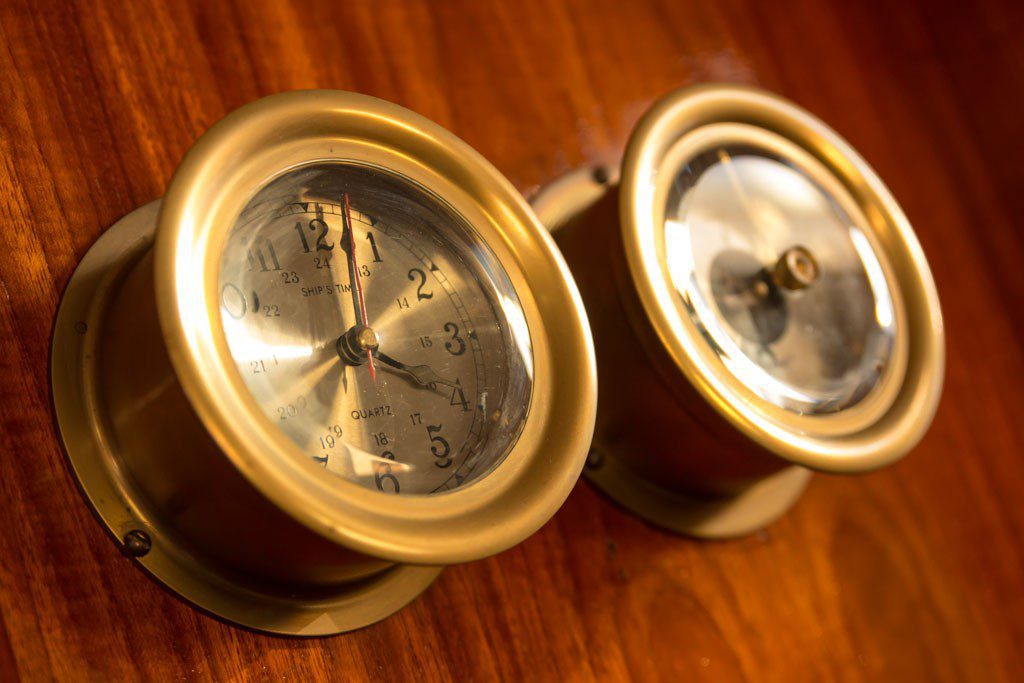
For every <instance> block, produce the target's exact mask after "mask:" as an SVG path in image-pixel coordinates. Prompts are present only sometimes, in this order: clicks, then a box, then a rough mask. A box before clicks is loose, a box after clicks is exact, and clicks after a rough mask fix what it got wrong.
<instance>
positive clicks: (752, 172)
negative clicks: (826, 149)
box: [664, 147, 896, 414]
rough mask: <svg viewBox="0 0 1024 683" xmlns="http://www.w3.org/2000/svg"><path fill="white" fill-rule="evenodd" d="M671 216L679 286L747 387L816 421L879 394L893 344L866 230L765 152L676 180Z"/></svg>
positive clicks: (742, 152) (668, 229) (688, 169)
mask: <svg viewBox="0 0 1024 683" xmlns="http://www.w3.org/2000/svg"><path fill="white" fill-rule="evenodd" d="M666 208H667V211H666V220H665V226H664V228H665V249H666V259H667V267H668V270H669V274H670V278H671V281H672V285H673V286H674V288H675V290H676V291H677V292H678V293H679V294H680V296H681V297H682V299H683V301H684V302H685V304H686V306H687V308H688V310H689V311H690V315H691V316H692V318H693V319H694V321H695V322H697V324H698V325H699V326H700V327H701V329H702V330H703V332H704V335H705V338H706V339H707V340H708V343H709V344H711V345H712V347H713V348H714V349H715V351H716V352H717V353H718V355H719V357H720V358H721V360H722V362H723V363H724V364H725V366H726V367H727V368H728V370H729V371H730V372H731V373H732V374H733V375H734V376H735V377H737V378H738V379H739V380H740V381H741V382H742V383H743V384H744V385H746V386H747V387H748V388H750V389H751V390H752V391H754V392H755V393H756V394H758V395H759V396H761V397H762V398H764V399H766V400H768V401H770V402H772V403H774V404H775V405H777V406H780V407H782V408H786V409H788V410H792V411H794V412H798V413H811V414H815V413H829V412H836V411H839V410H842V409H844V408H847V407H849V406H852V405H855V404H856V403H858V402H859V401H861V400H862V399H863V398H864V397H865V396H866V395H867V394H869V393H870V391H871V389H873V388H874V387H875V386H876V385H877V384H878V380H879V378H880V376H881V375H882V374H883V373H884V371H885V368H886V366H887V364H888V362H889V360H890V357H891V355H892V351H893V344H894V336H895V333H896V330H895V316H894V313H893V303H892V295H891V293H890V290H889V288H888V286H887V285H886V281H885V276H884V273H883V270H882V266H881V264H880V263H879V260H878V256H877V254H876V253H875V251H874V249H873V248H872V245H871V242H870V240H869V239H868V238H867V236H866V234H865V232H864V230H863V229H862V228H861V227H860V226H858V225H856V224H854V222H853V221H852V220H851V218H850V217H849V216H848V215H847V214H846V213H845V212H844V211H843V210H842V209H841V207H840V206H839V205H838V204H837V203H836V202H834V201H833V200H832V199H831V198H830V197H829V196H828V195H827V194H826V193H825V192H824V191H823V190H822V189H821V187H819V186H818V185H817V184H816V183H815V182H814V181H813V180H812V179H811V178H810V177H808V176H807V175H806V174H805V173H803V172H802V171H800V170H798V169H796V168H794V167H793V166H790V165H788V164H786V163H784V162H783V161H781V160H779V159H777V158H774V157H772V156H770V155H768V154H765V153H763V152H760V151H758V150H754V149H750V148H745V147H736V148H719V149H716V150H712V151H710V152H706V153H704V154H701V155H699V156H698V157H696V158H694V159H692V160H691V161H690V162H689V163H688V164H687V165H686V166H685V167H684V168H683V169H682V170H681V171H680V173H679V174H678V176H677V177H676V182H675V184H674V187H673V190H672V192H671V193H670V196H669V200H668V206H667V207H666ZM794 255H796V256H797V257H799V258H797V260H793V258H792V257H793V256H794ZM787 256H789V257H790V258H787ZM794 267H796V268H800V267H804V269H805V270H804V271H802V273H800V272H794V271H793V270H792V268H794ZM801 274H802V275H805V276H806V278H807V279H806V280H801V278H800V277H799V276H801Z"/></svg>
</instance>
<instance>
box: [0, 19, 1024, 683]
mask: <svg viewBox="0 0 1024 683" xmlns="http://www.w3.org/2000/svg"><path fill="white" fill-rule="evenodd" d="M1022 34H1024V5H1022V4H1021V3H1019V2H1013V1H1012V0H1006V2H1002V3H1000V2H995V1H987V0H986V1H984V2H969V3H965V2H957V3H952V2H949V3H947V2H935V1H934V0H916V1H914V2H903V1H900V2H882V1H878V2H849V1H846V0H834V1H832V2H820V3H813V2H793V3H790V2H771V3H769V2H761V1H760V0H745V1H744V0H631V1H630V2H621V1H618V0H614V1H613V0H601V1H599V2H586V1H584V0H573V1H566V2H554V1H552V2H539V1H533V0H529V1H527V0H523V1H520V2H506V3H499V2H494V3H489V2H482V1H481V0H464V1H459V2H455V1H450V0H449V1H440V0H439V1H438V2H435V3H433V4H430V5H428V4H426V3H422V2H415V1H412V0H410V1H409V2H388V1H378V2H369V1H367V2H353V3H349V2H323V3H317V4H312V3H310V4H307V3H300V2H290V3H288V2H273V1H271V0H265V1H261V2H252V1H243V0H236V1H234V2H213V1H209V0H192V1H187V0H178V1H175V2H171V3H169V4H166V5H158V4H153V5H149V4H148V3H143V2H135V1H132V0H124V1H123V2H120V3H118V2H109V3H92V2H86V1H84V0H83V1H82V2H68V3H66V4H58V3H52V2H39V1H35V0H5V1H4V2H3V3H0V93H2V98H3V99H2V102H0V211H2V213H0V372H2V376H0V426H2V429H0V680H4V681H7V680H11V679H17V678H19V677H20V678H22V679H25V680H47V679H51V678H57V679H66V680H76V679H83V680H97V681H111V680H121V679H139V680H182V679H190V680H191V679H196V680H199V679H208V678H217V679H253V680H291V681H303V680H311V679H313V678H314V677H317V676H319V677H322V678H324V679H328V678H329V679H331V680H341V679H377V680H382V679H403V678H404V679H413V680H443V679H448V680H451V679H456V680H471V679H472V680H490V679H496V678H503V679H506V680H511V681H520V680H585V679H607V680H617V679H629V678H632V679H634V680H638V681H641V680H642V681H649V680H658V679H660V680H666V681H680V680H693V679H705V678H706V679H714V680H744V679H745V680H779V681H794V680H815V681H820V680H855V679H866V680H893V681H908V680H936V681H945V680H948V681H961V680H978V681H996V680H1010V679H1014V678H1016V679H1017V680H1019V679H1020V676H1021V672H1022V671H1024V504H1022V502H1021V501H1022V491H1024V458H1022V455H1024V419H1022V418H1021V410H1022V405H1021V403H1020V400H1019V396H1020V389H1019V386H1020V383H1021V382H1022V381H1024V354H1022V353H1021V347H1022V344H1024V322H1022V320H1024V318H1022V317H1021V313H1022V312H1024V269H1022V268H1021V264H1022V263H1024V237H1022V230H1024V212H1022V211H1021V209H1020V208H1019V207H1020V202H1022V201H1024V173H1021V171H1020V163H1021V160H1022V159H1024V133H1022V126H1021V125H1020V124H1021V120H1022V119H1021V117H1022V110H1024V40H1022V39H1021V35H1022ZM705 80H732V81H741V82H747V83H755V84H759V85H762V86H764V87H767V88H770V89H772V90H775V91H778V92H780V93H782V94H784V95H786V96H788V97H790V98H792V99H794V100H796V101H797V102H799V103H800V104H802V105H804V106H806V107H808V108H809V109H811V110H812V111H813V112H815V113H817V114H818V115H820V116H822V117H823V118H824V119H825V120H826V121H828V122H830V123H831V124H832V125H833V126H834V127H835V128H836V129H837V130H838V131H840V133H841V134H843V135H844V136H846V137H847V138H848V139H849V140H850V141H851V142H852V143H853V144H854V146H855V147H857V148H858V149H859V150H860V151H861V152H862V153H863V154H864V156H865V157H866V158H867V159H868V160H869V161H870V162H871V163H872V164H873V165H874V166H875V168H876V169H877V170H878V172H879V173H880V175H881V176H882V177H883V178H884V179H885V180H886V182H887V183H888V184H889V186H890V187H891V189H892V190H893V192H894V193H895V195H896V196H897V198H898V199H899V200H900V202H901V203H902V205H903V207H904V209H905V210H906V212H907V214H908V215H909V216H910V219H911V222H912V223H913V224H914V226H915V227H916V230H917V233H918V235H919V237H920V239H921V242H922V243H923V245H924V248H925V251H926V253H927V254H928V258H929V260H930V262H931V265H932V267H933V270H934V273H935V277H936V279H937V282H938V286H939V290H940V295H941V298H942V303H943V309H944V313H945V320H946V325H947V332H948V343H949V364H948V375H947V381H946V390H945V395H944V398H943V401H942V405H941V408H940V413H939V416H938V419H937V420H936V423H935V425H934V427H933V428H932V430H931V432H930V434H929V435H928V437H927V438H926V439H925V441H924V443H923V444H922V445H921V446H920V447H919V448H918V449H917V450H916V452H914V453H913V454H912V455H911V456H910V457H909V458H908V459H907V460H905V461H903V462H902V463H900V464H899V465H897V466H895V467H893V468H891V469H888V470H885V471H881V472H878V473H874V474H871V475H868V476H864V477H860V478H830V477H825V476H818V477H816V478H815V480H814V481H813V483H812V485H811V487H810V490H809V492H808V493H807V495H806V496H805V498H804V499H803V500H802V502H801V503H800V504H799V505H798V506H797V508H796V509H795V510H794V511H793V512H792V513H791V514H790V515H789V516H788V517H786V518H785V519H783V520H782V521H780V522H778V523H776V524H774V525H772V526H771V527H770V528H768V529H767V530H766V531H764V532H762V533H760V534H758V535H755V536H753V537H750V538H746V539H743V540H738V541H733V542H724V543H700V542H694V541H688V540H683V539H679V538H675V537H672V536H669V535H667V534H665V533H662V532H660V531H656V530H654V529H652V528H650V527H648V526H645V525H644V524H643V523H641V522H638V521H636V520H635V519H633V518H631V517H629V516H627V515H626V514H624V513H623V512H622V511H620V510H619V509H617V508H616V507H615V506H614V505H612V504H611V503H609V502H608V501H607V500H605V499H604V498H602V497H601V496H600V495H598V494H597V493H595V492H594V490H593V489H592V488H590V487H589V486H588V485H586V484H584V483H580V484H579V485H578V486H577V487H576V489H575V491H574V493H573V494H572V496H571V497H570V499H569V501H568V503H567V504H566V506H565V507H564V509H562V511H561V512H560V513H559V514H558V515H557V516H556V517H555V519H554V520H553V521H551V522H550V523H549V524H548V525H547V526H546V527H545V528H544V529H543V530H542V531H541V532H539V533H538V534H536V535H535V536H534V537H532V538H531V539H529V540H528V541H527V542H525V543H523V544H522V545H521V546H519V547H517V548H515V549H513V550H510V551H508V552H506V553H503V554H502V555H500V556H498V557H495V558H492V559H489V560H486V561H482V562H476V563H473V564H471V565H467V566H461V567H456V568H453V569H451V570H449V571H447V572H445V574H444V575H443V576H442V578H441V579H440V580H439V581H438V582H437V583H436V584H434V586H433V587H432V588H431V589H430V590H429V591H428V592H427V593H426V594H425V595H424V596H423V597H422V598H421V599H420V600H418V601H417V602H416V603H414V604H413V605H412V606H411V607H409V608H408V609H406V610H405V611H403V612H402V613H400V614H399V615H397V616H395V617H393V618H391V619H389V620H387V621H385V622H384V623H381V624H378V625H376V626H372V627H370V628H367V629H364V630H362V631H360V632H357V633H354V634H350V635H345V636H341V637H335V638H330V639H321V640H307V641H302V640H288V639H281V638H271V637H265V636H261V635H256V634H253V633H249V632H246V631H243V630H240V629H236V628H232V627H229V626H227V625H225V624H223V623H220V622H218V621H216V620H214V619H211V618H208V617H206V616H203V615H201V614H199V613H198V612H196V611H194V610H193V609H191V608H189V607H188V606H186V605H185V604H183V603H181V602H180V601H178V600H176V599H175V598H173V597H171V596H170V595H168V594H166V593H165V592H163V591H162V590H161V589H160V588H158V587H157V585H155V584H154V583H153V582H151V581H150V580H148V579H147V578H146V577H145V576H144V575H143V574H142V573H141V572H140V571H139V570H137V569H136V568H135V567H133V566H132V563H131V561H129V560H127V559H125V558H123V557H121V556H120V555H119V554H118V553H117V552H116V550H115V547H114V544H113V543H112V542H111V540H110V539H109V538H108V537H107V536H106V535H105V533H104V532H103V530H102V529H101V527H100V525H99V524H98V523H97V521H96V520H95V519H94V518H93V517H92V515H91V514H90V512H89V511H88V509H87V507H86V505H85V504H84V502H83V500H82V499H81V498H80V496H79V493H78V491H77V490H76V488H75V485H74V482H73V479H72V477H71V476H70V474H69V470H68V468H67V466H66V464H65V462H64V458H63V456H62V454H61V451H60V448H59V447H58V444H57V440H56V437H55V433H54V427H53V423H52V417H51V410H50V399H49V385H48V368H47V355H48V349H49V337H50V328H51V324H52V320H53V315H54V311H55V308H56V306H57V303H58V301H59V297H60V292H61V289H62V287H63V285H64V283H65V282H66V280H67V278H68V277H69V275H70V273H71V270H72V269H73V267H74V265H75V263H76V262H77V260H78V259H79V258H80V257H81V256H82V254H83V253H84V252H85V250H86V249H87V248H88V246H89V245H90V244H91V243H92V241H93V240H94V239H95V238H96V236H97V235H99V234H100V233H101V231H102V230H103V229H104V228H105V227H107V226H109V225H110V224H111V223H113V222H114V221H115V220H117V219H118V218H119V217H120V216H122V215H123V214H125V213H127V212H128V211H130V210H131V209H133V208H135V207H136V206H138V205H140V204H142V203H144V202H147V201H149V200H151V199H153V198H156V197H159V196H160V195H161V194H162V193H163V191H164V188H165V187H166V185H167V182H168V179H169V177H170V175H171V173H172V172H173V170H174V168H175V166H176V164H177V163H178V161H179V160H180V159H181V157H182V155H183V154H184V153H185V151H186V149H187V148H188V147H189V145H190V144H191V143H192V142H193V141H194V140H195V138H196V137H197V136H198V135H199V134H200V133H202V132H203V131H204V130H205V129H206V128H207V127H208V126H210V125H211V124H212V123H213V122H214V121H216V120H217V119H219V118H220V117H221V116H223V115H224V114H226V113H227V112H229V111H230V110H232V109H234V108H235V107H237V106H239V105H241V104H243V103H246V102H248V101H250V100H253V99H255V98H257V97H260V96H262V95H266V94H269V93H274V92H278V91H281V90H290V89H295V88H312V87H322V88H341V89H350V90H356V91H360V92H364V93H368V94H372V95H377V96H380V97H383V98H386V99H389V100H392V101H395V102H398V103H400V104H402V105H405V106H407V107H410V108H412V109H414V110H416V111H418V112H420V113H422V114H424V115H426V116H428V117H430V118H432V119H434V120H435V121H437V122H439V123H441V124H442V125H444V126H446V127H448V128H450V129H451V130H453V131H454V132H455V133H456V134H458V135H459V136H461V137H462V138H464V139H465V140H466V141H468V142H469V143H470V144H471V145H473V146H474V147H476V148H477V149H478V150H480V152H482V153H483V155H484V156H486V157H487V158H488V159H490V160H491V161H492V162H494V164H495V165H497V166H498V168H499V169H501V170H502V171H503V172H504V173H506V174H507V175H508V176H509V177H510V178H511V179H512V180H513V182H515V183H516V184H517V185H518V187H519V188H520V189H522V190H523V191H524V192H527V193H528V192H530V191H532V190H533V189H534V188H536V187H537V186H538V185H540V184H542V183H544V182H547V181H549V180H552V179H553V178H555V177H557V176H558V175H559V174H560V173H562V172H564V171H567V170H569V169H571V168H573V167H575V166H577V165H579V164H582V163H590V162H596V161H613V160H615V159H617V158H618V156H619V155H620V153H621V151H622V149H623V146H624V143H625V140H626V138H627V136H628V134H629V131H630V129H631V126H632V124H633V123H634V121H635V120H636V119H637V117H638V116H639V115H640V114H641V113H642V112H643V111H644V109H645V108H646V107H647V106H648V104H649V103H650V102H651V101H652V100H653V99H655V98H656V97H658V96H659V95H661V94H663V93H665V92H666V91H668V90H670V89H672V88H674V87H676V86H679V85H681V84H685V83H690V82H696V81H705Z"/></svg>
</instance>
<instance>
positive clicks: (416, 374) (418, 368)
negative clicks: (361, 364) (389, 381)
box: [373, 350, 456, 387]
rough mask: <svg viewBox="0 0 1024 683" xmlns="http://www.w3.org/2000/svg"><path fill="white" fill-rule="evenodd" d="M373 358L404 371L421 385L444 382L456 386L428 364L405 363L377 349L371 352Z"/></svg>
mask: <svg viewBox="0 0 1024 683" xmlns="http://www.w3.org/2000/svg"><path fill="white" fill-rule="evenodd" d="M373 356H374V358H376V359H377V360H378V361H380V362H381V363H383V364H384V365H387V366H390V367H392V368H394V369H396V370H400V371H401V372H404V373H406V374H407V375H409V376H410V377H412V378H413V379H414V380H416V382H417V383H418V384H420V385H421V386H425V387H426V386H430V385H431V384H445V385H447V386H450V387H454V386H456V384H455V382H452V381H450V380H447V379H445V378H444V377H441V376H440V375H439V374H437V373H436V372H434V371H433V370H432V369H431V368H430V366H429V365H406V364H405V363H403V362H402V361H400V360H395V359H394V358H392V357H391V356H389V355H387V354H386V353H383V352H382V351H379V350H378V351H377V352H376V353H375V354H373Z"/></svg>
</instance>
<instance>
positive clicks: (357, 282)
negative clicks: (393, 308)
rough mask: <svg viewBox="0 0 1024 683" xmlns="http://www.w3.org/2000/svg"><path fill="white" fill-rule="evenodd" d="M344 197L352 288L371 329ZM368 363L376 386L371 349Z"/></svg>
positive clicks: (364, 321)
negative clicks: (354, 289) (352, 275)
mask: <svg viewBox="0 0 1024 683" xmlns="http://www.w3.org/2000/svg"><path fill="white" fill-rule="evenodd" d="M344 197H345V222H346V223H348V256H349V258H350V259H351V260H352V272H353V273H355V282H353V283H352V286H354V287H355V288H356V295H357V297H358V298H359V314H360V316H361V317H362V322H363V324H364V325H366V326H367V327H369V326H370V321H369V320H368V319H367V318H366V302H365V301H364V300H363V282H362V280H360V279H359V262H358V261H357V260H356V233H355V230H354V229H353V228H352V213H351V209H350V208H349V206H348V192H346V193H345V194H344ZM366 361H367V363H368V364H369V366H370V379H371V380H373V382H374V384H376V383H377V370H376V369H375V368H374V367H373V352H372V351H371V350H370V349H366Z"/></svg>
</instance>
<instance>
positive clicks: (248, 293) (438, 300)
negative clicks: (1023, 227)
mask: <svg viewBox="0 0 1024 683" xmlns="http://www.w3.org/2000/svg"><path fill="white" fill-rule="evenodd" d="M218 287H219V292H220V304H221V320H222V324H223V328H224V333H225V335H226V337H227V342H228V346H229V348H230V351H231V354H232V356H233V358H234V360H235V363H236V364H237V368H238V372H239V373H240V374H241V375H242V377H243V378H244V382H245V384H246V386H247V387H248V389H249V391H250V392H251V394H252V396H253V397H254V398H255V400H256V402H257V403H258V404H259V405H260V407H261V408H262V410H263V412H264V413H265V415H266V417H267V418H268V419H269V420H271V421H272V422H273V423H274V424H275V425H277V426H278V427H279V428H280V429H281V430H282V431H283V432H284V433H285V434H287V435H288V436H289V437H290V438H291V439H292V440H293V441H294V442H295V443H296V444H298V446H299V447H300V448H301V449H302V450H303V451H304V452H305V453H306V454H307V455H308V456H309V457H310V458H311V459H313V460H314V461H316V462H317V463H319V464H320V465H322V467H323V470H324V475H323V476H325V477H343V478H345V479H347V480H350V481H353V482H356V483H358V484H360V485H362V486H365V487H368V488H371V489H375V490H379V491H381V492H384V493H387V494H403V495H404V494H432V493H440V492H444V491H451V490H453V489H456V488H458V487H460V486H466V485H468V484H470V483H472V482H474V481H476V480H479V479H480V478H481V477H483V476H486V474H487V473H488V472H489V471H491V470H492V469H493V468H494V467H495V466H496V465H497V464H498V463H500V462H501V461H502V460H503V459H504V457H505V456H506V454H507V453H508V452H509V450H510V449H511V447H512V446H513V445H514V444H515V442H516V439H517V438H518V436H519V434H520V431H521V429H522V427H523V424H524V421H525V419H526V415H527V412H528V409H529V405H530V398H531V393H532V385H533V354H532V350H531V343H530V333H529V329H528V326H527V323H526V319H525V317H524V315H523V311H522V307H521V305H520V302H519V298H518V297H517V295H516V292H515V290H514V289H513V287H512V284H511V282H510V281H509V278H508V276H507V274H506V273H505V271H504V270H503V268H502V267H501V265H500V264H499V263H498V261H497V259H496V258H495V256H494V255H493V253H492V252H491V250H490V249H489V248H488V246H487V245H486V244H485V243H484V242H483V241H482V240H481V239H480V238H479V237H478V236H477V233H476V232H475V231H474V230H473V228H472V226H471V225H469V223H468V222H467V221H466V220H465V219H464V218H463V217H462V216H460V215H459V214H457V213H456V212H455V210H454V209H452V208H451V207H450V206H449V205H448V204H447V203H445V202H444V201H443V200H441V199H440V198H439V197H437V196H436V195H434V194H433V193H431V192H430V191H428V190H427V189H425V188H423V187H422V186H420V185H418V184H416V183H414V182H413V181H411V180H410V179H408V178H405V177H403V176H401V175H398V174H396V173H393V172H390V171H386V170H384V169H381V168H378V167H374V166H369V165H362V164H357V163H349V162H317V163H313V164H309V165H305V166H301V167H298V168H296V169H293V170H291V171H288V172H287V173H285V174H283V175H281V176H279V177H277V178H276V179H275V180H273V181H272V182H270V183H269V184H267V185H266V186H265V187H264V188H263V189H261V190H260V191H259V192H258V193H257V194H256V195H255V197H253V199H252V200H251V201H250V202H249V203H248V205H247V206H246V208H245V210H244V211H243V212H242V214H241V216H240V217H239V219H238V221H237V223H236V224H235V225H234V227H233V228H232V229H231V232H230V234H229V236H228V239H227V240H226V243H225V248H224V251H223V253H222V254H221V255H220V275H219V284H218Z"/></svg>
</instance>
